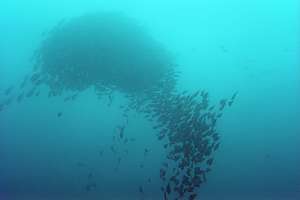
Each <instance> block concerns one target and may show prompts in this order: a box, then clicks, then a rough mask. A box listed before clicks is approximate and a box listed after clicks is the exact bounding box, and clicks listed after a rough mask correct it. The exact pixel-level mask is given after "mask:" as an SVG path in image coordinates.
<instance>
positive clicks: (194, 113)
mask: <svg viewBox="0 0 300 200" xmlns="http://www.w3.org/2000/svg"><path fill="white" fill-rule="evenodd" d="M236 96H237V93H235V94H233V96H232V97H231V98H230V99H222V100H221V101H220V102H219V105H218V106H211V105H209V98H208V92H205V91H201V92H200V91H197V92H196V93H193V94H187V91H184V92H182V93H179V94H176V92H175V93H174V91H171V92H170V91H164V90H158V91H156V92H155V93H153V94H152V96H151V100H150V101H149V103H148V104H147V105H146V106H145V108H144V109H143V112H144V114H145V117H146V118H148V119H150V120H152V121H155V122H156V125H155V126H154V127H153V128H154V129H155V130H157V131H158V134H157V137H158V140H161V141H163V142H164V144H163V145H164V148H165V149H166V151H167V154H168V155H167V161H166V162H165V163H164V164H163V166H162V168H161V169H160V178H161V179H162V181H163V182H164V186H163V187H162V188H161V190H162V192H163V196H164V199H183V198H184V199H189V200H192V199H196V197H197V188H199V187H200V185H201V184H202V183H205V182H206V173H207V172H209V171H210V170H211V166H212V164H213V161H214V158H213V153H214V152H215V151H216V150H217V149H218V148H219V145H220V141H219V140H220V136H219V133H218V132H217V130H216V123H217V120H218V118H220V117H221V116H222V112H223V110H224V108H225V107H226V106H231V105H232V104H233V102H234V100H235V98H236Z"/></svg>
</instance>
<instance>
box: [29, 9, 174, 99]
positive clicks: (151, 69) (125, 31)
mask: <svg viewBox="0 0 300 200" xmlns="http://www.w3.org/2000/svg"><path fill="white" fill-rule="evenodd" d="M34 60H35V70H36V72H35V76H34V77H33V79H34V80H33V82H34V83H35V84H39V83H46V84H47V85H49V86H50V88H51V90H52V91H53V93H58V94H59V93H61V92H62V91H65V90H68V91H70V90H71V91H82V90H84V89H86V88H88V87H90V86H94V87H95V89H96V90H99V91H100V92H101V91H103V90H107V89H113V90H119V91H122V92H126V93H139V92H143V91H144V90H145V89H149V88H151V87H153V86H154V85H156V84H157V83H158V81H159V80H161V79H162V78H163V77H164V76H165V75H166V74H167V72H169V71H170V70H172V69H173V63H172V62H171V56H170V54H169V53H168V52H167V51H166V50H165V49H164V48H163V46H162V45H161V44H160V43H159V42H157V41H155V40H154V39H153V38H151V37H150V36H149V35H148V34H147V33H146V32H145V31H144V29H143V28H142V27H141V26H139V25H137V23H134V20H133V19H130V18H128V17H126V16H123V15H121V14H116V13H95V14H87V15H84V16H81V17H77V18H74V19H71V20H69V21H64V22H61V23H60V24H59V25H57V26H56V27H55V28H54V29H53V30H52V31H51V32H49V33H48V35H47V37H46V38H45V40H44V41H43V42H42V44H41V46H40V47H39V49H38V50H37V51H36V54H35V57H34Z"/></svg>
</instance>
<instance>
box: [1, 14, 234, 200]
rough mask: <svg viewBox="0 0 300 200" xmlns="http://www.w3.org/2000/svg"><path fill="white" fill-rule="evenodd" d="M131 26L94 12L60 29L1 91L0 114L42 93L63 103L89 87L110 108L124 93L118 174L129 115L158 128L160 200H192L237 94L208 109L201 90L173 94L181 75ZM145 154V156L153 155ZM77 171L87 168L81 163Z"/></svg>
mask: <svg viewBox="0 0 300 200" xmlns="http://www.w3.org/2000/svg"><path fill="white" fill-rule="evenodd" d="M132 22H133V20H132V19H129V18H127V17H124V16H123V15H120V14H116V13H96V14H89V15H84V16H82V17H78V18H74V19H71V20H69V21H63V22H61V23H59V24H58V25H57V26H56V27H55V28H54V29H53V30H52V31H50V32H49V33H48V34H47V35H46V38H45V40H44V41H43V42H42V43H41V46H40V47H39V48H38V50H37V51H36V53H35V55H34V68H33V72H32V73H31V74H30V75H28V76H26V77H25V78H24V79H23V80H22V81H21V83H20V84H19V86H11V87H9V88H7V89H5V90H3V91H2V93H1V98H0V100H1V102H0V111H2V110H3V109H4V108H5V107H8V106H9V105H10V104H11V103H12V102H13V101H16V102H18V103H20V102H22V101H23V100H24V99H25V98H31V97H35V96H39V95H40V94H41V91H42V89H43V91H47V94H46V95H47V96H48V98H51V97H55V96H62V97H63V98H64V102H68V101H74V100H76V98H77V97H78V95H79V94H80V93H81V92H82V91H84V90H86V89H87V88H89V87H93V88H94V89H95V92H96V94H97V95H98V96H107V97H108V99H109V105H110V104H111V103H112V101H113V93H114V92H115V91H117V92H119V93H121V94H124V96H125V97H127V99H128V100H129V103H128V105H126V106H125V107H124V109H123V110H124V114H123V117H125V118H126V123H124V124H122V125H119V126H118V127H116V132H117V135H114V136H113V141H114V143H113V144H112V145H111V146H110V147H109V148H110V151H111V152H112V153H113V154H114V155H115V156H116V157H117V166H116V168H115V170H116V171H117V170H118V168H119V166H120V163H121V161H122V160H123V157H124V156H126V155H127V154H128V148H127V147H128V145H129V144H130V143H131V142H134V141H135V138H130V137H128V136H127V135H126V134H125V130H126V126H127V124H128V115H127V113H128V112H129V111H130V110H134V111H136V112H139V113H141V114H143V115H144V116H145V118H146V119H148V120H150V121H152V122H153V123H154V124H155V125H154V127H153V129H154V130H155V131H156V132H157V139H158V140H159V141H161V142H162V143H163V146H164V148H165V150H166V152H167V157H166V161H165V162H164V163H163V164H162V167H161V169H160V170H159V172H158V174H159V176H160V179H161V181H162V183H163V185H162V187H161V190H162V196H163V199H164V200H167V199H189V200H193V199H196V198H197V189H198V188H199V187H200V185H201V184H203V183H205V182H206V174H207V173H208V172H209V171H210V170H211V167H212V165H213V162H214V152H215V151H216V150H217V149H218V148H219V145H220V135H219V133H218V131H217V129H216V124H217V120H218V119H219V118H220V117H221V116H222V112H223V110H224V108H225V107H226V106H231V105H232V103H233V102H234V100H235V98H236V96H237V93H235V94H234V95H233V96H232V97H231V98H230V99H223V100H221V101H220V102H219V105H216V106H212V105H210V102H209V96H208V92H206V91H197V92H195V93H192V94H188V92H187V91H185V92H178V91H177V90H176V82H177V76H178V73H177V72H176V70H175V67H174V66H175V65H174V63H173V62H172V59H171V56H170V55H169V53H168V52H167V51H166V50H165V49H164V48H162V46H161V45H160V44H159V43H158V42H157V41H155V40H153V39H152V38H151V37H150V36H149V35H147V34H146V33H145V32H144V31H143V29H142V28H141V26H138V25H136V24H135V23H132ZM41 86H46V88H48V90H47V89H45V88H42V87H41ZM62 116H63V113H62V112H58V113H57V117H59V118H60V117H62ZM143 151H144V152H143V154H144V157H147V155H148V154H149V152H150V149H148V148H146V147H145V148H144V149H143ZM102 154H103V150H101V151H100V152H99V155H100V156H102ZM77 165H78V166H80V167H83V166H85V164H84V163H81V162H79V163H78V164H77ZM143 167H144V164H143V163H141V164H140V168H143ZM93 176H94V175H93V173H92V172H90V173H89V175H88V180H89V182H88V183H87V185H86V186H85V190H86V191H92V190H95V189H96V187H97V184H96V182H95V180H94V178H93ZM148 182H151V178H150V177H149V178H148ZM138 191H139V193H141V194H144V187H143V186H139V187H138Z"/></svg>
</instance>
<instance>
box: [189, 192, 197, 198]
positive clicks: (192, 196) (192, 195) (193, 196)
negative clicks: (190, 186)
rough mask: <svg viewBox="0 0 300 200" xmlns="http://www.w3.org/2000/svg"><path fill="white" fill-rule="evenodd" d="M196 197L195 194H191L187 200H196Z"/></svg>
mask: <svg viewBox="0 0 300 200" xmlns="http://www.w3.org/2000/svg"><path fill="white" fill-rule="evenodd" d="M196 197H197V194H196V193H193V194H191V195H190V196H189V200H194V199H196Z"/></svg>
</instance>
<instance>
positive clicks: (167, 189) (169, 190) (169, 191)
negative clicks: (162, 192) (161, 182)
mask: <svg viewBox="0 0 300 200" xmlns="http://www.w3.org/2000/svg"><path fill="white" fill-rule="evenodd" d="M166 192H167V193H168V194H170V193H171V187H170V184H169V183H168V185H167V188H166Z"/></svg>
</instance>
